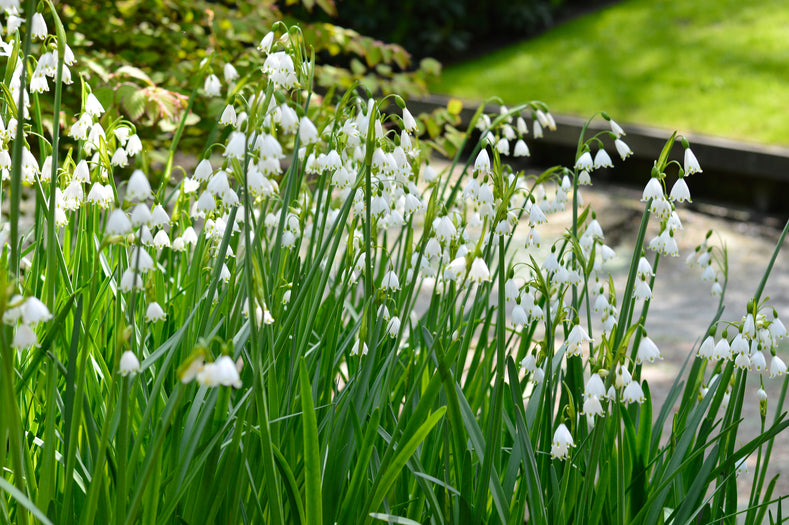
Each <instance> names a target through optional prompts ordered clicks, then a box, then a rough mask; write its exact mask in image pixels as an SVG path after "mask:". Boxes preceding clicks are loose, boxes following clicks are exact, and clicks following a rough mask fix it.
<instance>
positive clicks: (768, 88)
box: [431, 0, 789, 145]
mask: <svg viewBox="0 0 789 525" xmlns="http://www.w3.org/2000/svg"><path fill="white" fill-rule="evenodd" d="M788 27H789V3H788V2H784V1H781V0H759V1H754V2H739V1H734V0H696V1H693V2H674V1H670V0H631V1H625V2H621V3H618V4H615V5H613V6H611V7H608V8H605V9H602V10H600V11H597V12H594V13H591V14H589V15H586V16H583V17H581V18H578V19H576V20H573V21H571V22H569V23H567V24H564V25H561V26H558V27H556V28H554V29H553V30H551V31H549V32H547V33H545V34H544V35H542V36H540V37H538V38H535V39H533V40H529V41H525V42H521V43H518V44H515V45H512V46H509V47H507V48H504V49H501V50H499V51H496V52H494V53H491V54H489V55H485V56H482V57H480V58H477V59H474V60H470V61H468V62H464V63H460V64H457V65H453V66H450V67H447V68H446V70H445V72H444V74H443V78H442V80H441V82H440V83H438V84H435V85H433V86H432V88H431V89H432V90H433V91H434V92H437V93H447V94H451V95H454V96H459V97H462V98H467V99H476V100H481V99H484V98H487V97H489V96H491V95H498V96H500V97H501V98H502V99H503V100H504V102H505V103H506V104H516V103H520V102H523V101H526V100H533V99H539V100H543V101H545V102H547V103H548V104H549V105H550V107H551V109H552V110H553V111H556V112H564V113H572V114H579V115H581V116H588V115H587V114H588V113H589V108H592V107H594V108H603V109H604V110H605V111H607V112H609V113H610V114H611V116H612V117H614V118H616V119H618V120H621V121H623V122H631V123H641V124H648V125H653V126H658V127H672V128H677V127H678V128H679V129H681V130H683V131H684V132H696V133H704V134H709V135H717V136H725V137H729V138H734V139H741V140H746V141H755V142H763V143H769V144H784V145H789V119H787V114H788V113H789V111H788V110H789V75H787V65H789V31H787V28H788Z"/></svg>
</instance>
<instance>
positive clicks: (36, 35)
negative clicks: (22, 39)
mask: <svg viewBox="0 0 789 525" xmlns="http://www.w3.org/2000/svg"><path fill="white" fill-rule="evenodd" d="M30 34H31V35H32V36H33V40H44V39H45V38H46V37H47V23H46V21H44V15H42V14H41V13H33V20H32V22H31V25H30Z"/></svg>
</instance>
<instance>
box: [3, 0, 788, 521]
mask: <svg viewBox="0 0 789 525" xmlns="http://www.w3.org/2000/svg"><path fill="white" fill-rule="evenodd" d="M2 6H3V7H5V8H6V19H5V20H6V25H5V27H6V36H5V40H4V42H3V44H2V46H0V47H1V48H2V54H3V64H4V67H5V69H4V73H3V81H2V87H3V102H2V114H1V116H2V123H3V125H2V133H0V139H1V140H2V145H3V147H2V150H0V168H1V169H2V175H3V194H2V200H3V202H2V204H3V209H4V210H7V212H6V213H7V215H6V216H5V218H4V219H3V221H4V224H3V230H2V231H3V238H2V241H3V242H2V258H1V259H0V264H1V265H2V267H3V268H2V269H3V271H2V272H0V275H2V283H0V313H2V319H3V328H2V331H1V332H0V338H1V339H0V343H1V344H0V363H1V369H0V394H1V395H0V405H1V406H0V435H1V436H2V439H3V443H2V446H0V465H2V475H1V476H0V488H2V494H3V497H2V498H0V520H2V521H3V522H5V523H34V522H40V523H81V524H93V523H112V524H132V523H145V524H148V523H157V524H162V523H179V524H181V523H190V524H198V523H199V524H204V523H222V524H235V523H275V524H283V523H309V524H314V523H342V524H347V523H367V524H369V523H374V522H377V521H381V520H383V521H385V522H390V523H406V524H408V523H436V524H446V523H511V524H516V523H517V524H520V523H524V522H528V523H537V524H543V523H552V524H553V523H584V524H585V523H589V524H592V523H622V524H624V523H637V524H642V523H643V524H654V523H699V522H703V523H716V522H725V523H734V522H735V521H736V520H740V521H742V520H744V521H745V522H747V523H760V522H762V521H764V520H765V519H766V518H767V517H768V516H769V518H770V520H771V521H776V520H777V521H781V510H780V509H781V507H780V498H776V497H775V495H774V494H773V491H774V487H775V479H774V478H773V479H770V480H768V479H766V467H767V464H768V461H769V457H770V453H771V449H772V444H773V442H774V438H775V436H776V435H777V434H778V433H779V432H781V431H782V430H784V429H785V428H786V426H787V422H786V420H785V414H784V411H783V405H782V403H783V401H782V400H783V399H784V397H785V394H786V387H787V382H786V379H785V378H784V379H782V383H780V386H779V384H777V383H772V382H771V381H770V380H769V379H767V380H763V375H764V374H765V373H766V372H767V371H768V364H767V362H768V359H771V362H770V364H769V374H770V375H771V376H784V374H785V372H786V366H785V364H784V362H783V361H782V359H781V357H780V356H779V355H778V353H777V348H778V345H779V342H780V341H782V340H783V339H784V338H785V337H786V330H785V329H784V326H783V324H782V323H781V321H780V319H779V318H778V316H777V314H776V313H775V310H774V309H773V308H772V307H771V306H769V305H768V304H766V303H765V301H764V299H763V291H764V285H765V282H766V278H767V275H768V274H769V271H770V268H771V267H772V265H773V262H774V261H775V256H773V259H772V260H771V261H770V263H769V265H768V267H767V270H766V271H765V273H764V277H763V278H762V281H761V283H760V284H759V285H758V287H757V288H756V291H755V293H754V296H753V299H752V300H751V301H750V302H749V303H748V305H747V308H746V309H745V310H744V311H743V312H741V314H742V318H741V321H739V322H729V323H722V322H720V321H719V319H720V311H719V313H718V315H717V316H716V317H715V318H714V319H712V320H711V323H710V325H709V327H701V328H700V330H703V332H701V333H703V334H704V337H702V338H701V339H700V344H698V346H697V350H694V352H693V354H692V355H689V356H688V359H687V361H686V366H685V368H684V371H685V373H684V374H682V375H681V377H683V378H684V379H680V378H679V377H678V378H677V380H676V382H675V383H674V385H673V387H672V388H671V390H670V392H669V394H668V399H667V401H666V403H665V404H664V405H663V406H662V408H659V409H657V408H656V409H655V410H653V407H652V402H651V399H652V397H651V394H650V390H649V386H648V384H647V382H646V381H643V380H642V379H641V374H642V367H648V366H650V365H651V363H653V362H654V361H655V360H656V359H660V358H661V353H660V350H659V348H658V346H657V345H656V343H655V342H654V341H653V340H652V339H650V338H649V337H648V335H647V333H646V331H645V327H646V318H647V314H648V310H649V307H650V304H651V301H652V293H651V290H652V288H653V286H654V282H655V279H656V273H657V269H658V263H659V262H660V260H661V259H662V258H664V257H671V256H676V255H677V243H676V240H675V236H678V235H680V234H681V222H680V215H679V210H678V205H679V204H680V203H682V202H683V201H685V200H689V193H688V189H687V184H686V182H685V178H686V177H688V176H690V175H692V174H694V173H695V172H699V171H701V169H700V167H699V166H698V163H697V162H696V160H695V157H694V156H693V154H692V152H691V150H690V148H689V147H688V144H687V142H686V141H685V140H684V139H679V140H678V139H677V137H676V136H672V137H671V139H670V140H669V141H668V142H667V143H666V145H665V147H664V149H663V151H662V152H661V153H660V156H659V158H658V159H657V161H656V162H655V164H654V168H653V170H652V173H651V177H649V178H648V183H647V184H646V187H645V189H644V195H643V199H642V200H643V201H644V203H645V204H644V210H643V216H642V220H641V223H640V227H639V229H638V233H637V237H636V239H635V242H634V249H633V251H632V253H631V254H629V255H628V256H627V257H628V258H629V259H630V261H631V262H630V268H629V272H628V276H627V282H626V285H625V287H624V289H621V287H620V289H616V287H615V286H614V284H613V283H614V281H613V279H611V278H610V274H609V272H608V271H607V264H608V261H609V260H610V258H611V257H612V255H613V250H612V249H611V248H610V247H609V246H607V245H606V244H605V240H604V236H603V231H602V228H601V227H600V224H599V222H598V221H597V220H596V219H595V214H594V212H593V211H591V210H590V209H589V207H588V206H584V205H583V204H582V197H581V188H582V187H583V186H584V185H588V184H590V183H591V181H592V176H591V174H592V173H594V170H595V169H597V168H599V167H601V166H607V165H610V164H611V162H612V161H611V158H610V156H609V155H608V153H606V151H607V150H606V148H608V149H610V150H611V151H613V149H611V148H614V149H616V151H617V152H618V153H619V155H621V157H622V158H623V159H624V158H625V157H627V156H628V155H629V154H630V150H629V148H628V147H627V145H626V144H625V142H623V135H624V133H623V131H622V129H621V128H620V127H619V126H618V125H617V124H616V123H615V122H614V121H613V120H610V118H609V117H608V116H607V115H605V114H603V115H602V118H604V119H605V120H607V121H609V122H610V129H611V131H610V132H609V131H607V130H606V131H604V132H600V133H596V134H593V135H591V133H590V132H588V131H587V129H584V133H583V134H582V135H581V137H580V139H579V142H578V149H577V155H576V159H575V161H574V163H573V166H572V167H561V166H557V167H554V168H551V169H549V170H547V171H545V172H544V173H541V174H536V175H535V174H525V173H523V172H516V171H513V170H512V168H510V167H508V166H507V165H506V164H504V163H503V162H502V159H503V158H504V157H506V156H507V155H509V152H510V147H512V152H513V154H514V155H516V156H517V155H526V154H528V146H527V144H526V142H525V141H524V138H525V137H526V136H527V135H529V136H534V137H536V136H539V135H541V134H542V132H543V128H553V127H554V123H553V119H552V117H551V116H550V113H548V111H547V108H546V107H545V106H544V105H543V104H542V103H537V102H534V103H529V104H525V105H522V106H518V107H516V108H511V109H502V111H501V112H500V113H497V114H493V115H486V114H484V112H483V110H482V109H480V110H479V111H477V113H476V115H475V116H474V119H473V121H472V125H471V126H469V128H470V130H471V131H469V133H468V134H467V136H466V140H467V144H466V145H467V146H468V148H469V149H472V150H473V151H472V153H471V155H470V156H469V157H468V158H469V159H470V160H469V161H468V162H465V163H464V162H462V161H460V160H459V159H458V158H456V159H454V160H453V161H452V162H451V165H450V166H449V167H448V168H446V169H438V168H437V167H436V166H435V165H431V164H428V163H426V157H427V153H429V144H426V143H423V142H422V141H420V139H419V137H418V134H417V128H418V124H417V121H416V120H415V119H414V117H413V116H412V115H411V113H410V112H409V111H408V110H407V109H406V108H405V105H404V103H403V100H402V99H400V98H399V97H397V96H390V97H386V98H384V99H380V100H378V99H375V98H371V97H370V96H369V95H362V94H360V90H358V89H356V90H350V91H348V92H346V93H344V94H343V95H342V96H341V97H339V98H331V99H329V98H324V99H321V97H319V96H317V95H316V94H314V93H313V92H312V90H311V86H312V82H311V80H312V78H311V77H312V72H313V66H314V59H313V57H312V56H311V53H310V51H309V48H308V47H307V45H306V44H305V42H304V40H303V38H302V37H301V33H300V31H299V29H298V28H297V27H290V28H288V27H286V26H284V25H281V24H279V25H276V26H275V27H274V28H273V29H272V32H270V33H268V34H266V35H265V36H264V37H262V40H261V44H260V48H259V52H260V53H262V54H263V55H264V56H265V62H264V67H263V68H262V70H259V69H256V70H252V71H246V72H243V75H241V76H239V77H238V78H234V79H231V82H229V83H222V82H221V81H220V80H219V77H218V76H216V75H215V74H214V73H213V72H212V70H213V68H219V67H221V66H222V65H221V64H216V63H212V61H206V62H205V63H203V64H202V65H201V66H199V67H202V68H203V69H202V72H203V76H204V78H206V81H205V85H204V86H202V88H201V89H199V90H198V92H199V93H198V96H207V97H222V98H223V99H224V100H225V102H226V104H227V107H226V109H225V111H224V112H223V114H222V117H221V119H220V121H219V122H218V123H217V126H218V131H219V132H218V133H217V134H216V135H214V136H215V137H219V138H218V139H217V140H216V141H213V142H212V143H210V144H207V145H206V148H205V151H204V153H203V155H202V156H201V157H200V158H199V159H196V161H195V163H194V165H195V166H196V167H195V168H194V169H189V170H185V173H184V176H183V177H175V176H174V174H176V173H177V172H175V171H174V169H173V158H174V155H175V153H176V152H177V151H178V140H179V137H180V133H181V131H182V130H183V127H184V122H186V121H185V120H184V121H182V124H181V128H180V129H179V130H177V131H176V133H175V134H174V136H173V138H172V147H171V149H170V160H169V162H167V163H166V164H165V165H164V167H163V168H161V169H160V170H157V172H155V173H151V172H150V171H151V170H149V169H143V168H145V166H146V164H145V162H144V155H145V153H144V152H142V151H141V150H140V149H141V148H140V142H139V140H138V139H137V138H136V131H137V130H135V129H134V127H133V125H132V124H131V123H129V122H127V121H125V120H123V119H111V118H110V116H109V115H108V114H106V113H105V112H104V108H103V107H102V106H101V103H100V102H99V101H98V99H97V98H96V97H95V96H93V94H92V93H91V88H90V85H89V82H87V81H86V80H85V79H84V77H82V76H81V75H80V74H79V73H78V71H79V61H78V60H77V59H76V58H75V57H73V56H72V53H71V52H70V50H69V48H68V46H67V44H66V35H65V34H64V31H63V29H62V26H61V24H60V22H59V20H58V17H57V12H56V10H55V8H54V7H53V5H52V3H50V2H48V1H47V2H39V3H37V2H32V1H31V2H29V3H27V5H26V6H25V11H24V12H21V11H16V10H15V9H16V7H17V6H15V5H14V2H12V1H10V0H4V1H3V2H2ZM37 7H38V8H39V11H37V10H36V8H37ZM78 79H79V80H80V81H77V80H78ZM71 80H74V81H75V82H73V83H72V82H71ZM64 89H75V90H79V91H78V92H79V93H80V94H81V100H82V105H81V107H80V108H68V109H67V108H61V107H60V106H61V95H62V92H63V90H64ZM44 97H52V99H51V103H52V106H53V107H54V113H53V114H52V115H51V116H50V115H46V114H43V113H42V112H41V109H40V108H41V107H42V104H41V101H42V99H43V98H44ZM395 106H399V107H400V108H401V109H402V111H401V110H400V109H398V108H396V107H395ZM392 108H394V110H393V109H392ZM73 110H76V115H75V116H76V120H75V123H74V124H73V125H71V126H69V127H68V128H64V129H63V130H61V113H62V112H70V111H73ZM185 118H186V117H184V119H185ZM474 125H476V126H477V127H479V128H480V129H481V130H482V136H481V139H480V140H479V141H477V142H476V143H473V142H472V141H471V139H470V137H472V136H474V135H473V134H472V131H473V128H474ZM530 131H531V133H530V134H529V132H530ZM587 135H591V136H587ZM680 145H681V146H682V147H683V148H684V151H685V162H684V164H683V165H682V166H680V165H679V164H678V163H677V162H675V161H669V153H670V150H671V149H672V148H675V147H679V146H680ZM461 149H463V148H461ZM593 152H594V156H593V155H592V153H593ZM666 172H671V173H672V174H673V173H678V174H679V179H678V181H677V183H676V184H675V185H673V187H672V188H671V190H670V191H669V190H668V188H667V187H666ZM645 178H646V177H645ZM150 180H159V181H161V182H160V184H159V185H158V186H156V187H154V188H152V187H151V185H150V182H149V181H150ZM23 197H24V201H25V203H27V204H26V205H25V211H24V212H23V211H21V210H22V207H23V206H22V204H21V202H22V200H23ZM560 210H567V211H568V212H571V214H569V213H568V214H565V215H571V220H570V223H569V224H568V225H566V231H565V233H564V234H562V235H560V236H559V237H558V238H557V239H552V240H547V239H542V240H540V238H539V237H540V232H541V230H542V231H543V232H544V231H545V228H544V226H543V224H544V223H545V222H546V221H547V220H548V219H547V217H551V216H555V215H556V214H555V212H558V211H560ZM557 220H558V219H557ZM650 225H651V226H650ZM526 228H529V230H528V234H522V235H520V236H516V235H515V232H516V230H517V229H521V230H524V231H525V229H526ZM648 229H650V230H654V231H655V232H657V235H655V236H654V238H651V240H650V239H648V235H647V231H648ZM785 233H786V230H785V231H784V232H783V234H784V235H785ZM650 235H651V234H650ZM517 239H523V240H520V241H519V240H517ZM781 240H783V235H782V237H781ZM524 243H525V244H526V245H525V246H523V244H524ZM516 244H517V245H518V246H516ZM779 245H780V243H779ZM540 246H542V248H539V247H540ZM516 248H518V249H517V250H516ZM725 255H726V252H725V249H724V248H723V247H720V246H717V245H713V243H712V241H709V242H708V241H705V243H704V244H702V246H700V247H699V249H698V250H697V251H695V252H693V253H692V254H691V259H692V262H693V263H694V264H695V265H698V266H700V267H701V268H703V274H702V275H703V276H704V277H705V278H706V279H709V280H710V281H713V283H714V284H713V291H714V292H716V293H717V294H718V295H720V296H721V301H722V298H723V295H724V293H725V289H726V284H727V272H726V258H725ZM776 255H777V249H776ZM721 304H722V303H721ZM748 380H750V381H760V382H763V383H760V386H761V385H762V384H764V387H763V388H764V389H763V390H760V395H761V396H762V401H760V413H761V424H762V431H761V433H760V434H759V435H758V436H757V437H756V438H754V439H753V440H751V441H748V442H745V443H743V442H741V441H740V440H739V439H738V428H739V426H740V422H741V420H742V418H741V414H742V412H743V409H744V407H745V409H746V410H750V408H748V406H750V404H751V403H752V401H751V400H749V399H745V394H744V392H745V387H746V383H747V381H748ZM779 388H780V394H775V393H773V394H771V395H770V396H769V398H770V399H775V400H777V401H776V405H777V406H776V407H775V416H774V417H768V414H767V409H768V406H767V398H768V396H767V395H766V394H765V390H767V389H770V390H771V391H773V392H775V391H777V390H778V389H779ZM746 405H748V406H746ZM669 417H671V418H673V419H672V421H671V424H670V430H664V429H666V428H668V427H669V426H668V425H666V424H665V423H666V421H667V420H668V418H669ZM754 456H755V457H756V458H757V461H756V468H755V470H754V471H753V472H752V473H749V474H748V476H751V478H750V479H751V480H752V482H751V487H752V488H751V490H750V493H748V494H745V495H743V493H742V492H741V491H739V490H738V488H737V476H738V472H740V471H742V470H743V465H744V464H745V463H744V460H746V458H749V457H754ZM776 500H779V501H778V504H777V505H774V506H773V507H769V508H768V505H769V504H775V502H776Z"/></svg>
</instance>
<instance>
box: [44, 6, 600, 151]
mask: <svg viewBox="0 0 789 525" xmlns="http://www.w3.org/2000/svg"><path fill="white" fill-rule="evenodd" d="M606 1H610V0H489V1H487V2H479V1H476V0H399V1H379V0H336V1H335V0H236V1H230V0H226V1H209V0H90V1H87V0H63V1H61V2H56V4H58V10H59V12H60V13H61V16H62V17H63V22H64V24H65V26H66V31H67V34H68V35H69V41H70V42H69V43H70V45H71V46H72V48H73V49H74V52H75V54H76V56H77V57H78V59H79V60H81V61H82V63H83V64H84V65H86V66H87V67H88V69H89V70H90V76H91V78H90V81H91V85H93V86H97V87H96V88H95V94H96V95H97V97H98V98H99V100H101V102H102V103H103V104H104V106H105V108H107V109H109V110H110V115H111V117H110V118H117V117H119V116H122V117H125V118H127V119H129V120H131V121H132V122H133V123H135V124H142V126H139V127H140V131H141V138H142V139H143V142H144V143H145V144H146V146H148V147H147V149H148V150H149V152H150V153H151V154H153V155H154V156H155V155H156V154H157V152H158V151H161V150H164V149H166V148H167V145H166V142H167V140H168V139H169V137H171V134H172V132H173V130H174V129H175V128H176V127H177V125H178V122H179V120H180V118H181V117H182V115H183V112H184V111H185V110H186V109H187V106H188V101H189V99H190V95H191V94H192V93H193V91H194V90H197V93H198V96H196V97H193V106H192V108H191V113H190V114H189V116H188V124H189V125H188V126H187V128H186V132H185V136H184V137H183V139H182V142H181V146H182V148H184V149H186V150H190V148H193V149H196V148H198V147H199V146H198V145H200V144H203V143H204V141H205V138H206V137H207V136H208V134H209V133H211V131H212V130H214V128H215V123H216V120H217V119H218V117H219V115H220V113H221V111H222V109H223V108H224V106H225V104H226V103H227V102H229V101H232V95H229V93H230V90H228V89H227V84H226V82H225V81H224V79H223V80H222V84H223V90H222V95H223V97H204V96H199V94H200V92H201V89H202V86H203V82H204V80H205V78H206V76H207V75H208V74H211V73H213V74H216V75H217V76H218V77H219V78H223V71H224V67H225V65H226V64H231V65H233V66H234V67H235V68H236V69H238V71H240V72H243V71H251V72H255V71H259V67H260V66H262V64H263V60H264V59H265V57H264V56H263V54H262V53H260V52H259V51H257V49H256V46H257V45H258V43H259V42H260V40H261V38H262V37H263V36H264V35H265V34H266V33H267V32H268V31H269V30H270V28H271V26H272V25H273V24H274V23H275V22H276V21H278V20H283V21H285V22H286V23H287V24H289V25H292V24H295V23H298V24H299V25H300V26H301V27H302V30H303V35H304V38H305V40H306V42H307V44H308V45H311V46H312V47H313V48H314V50H315V52H316V55H317V58H318V60H317V63H318V67H317V68H316V71H315V83H316V88H317V91H319V92H327V91H329V90H331V89H332V88H336V89H338V90H340V91H342V90H343V89H346V88H348V87H350V86H352V85H353V84H354V82H359V83H360V84H361V85H362V86H364V87H366V88H367V89H369V90H370V91H371V92H378V93H384V94H388V93H392V92H397V93H399V94H401V95H403V96H405V97H408V96H409V95H415V94H425V93H427V86H428V84H429V83H430V82H435V81H436V80H437V78H438V76H439V75H440V73H441V64H440V62H439V61H438V60H436V59H435V58H431V57H437V58H439V59H441V60H453V59H457V58H459V57H468V56H469V55H472V54H475V53H482V52H484V51H486V50H489V49H490V48H491V47H495V46H496V45H500V44H501V43H502V42H505V41H512V40H520V39H523V38H526V37H528V36H529V35H531V34H534V33H536V32H539V31H541V30H543V29H545V28H546V27H548V26H550V25H551V24H553V23H554V22H555V20H556V18H557V16H558V15H560V14H567V13H572V12H573V11H578V10H583V9H589V8H591V7H594V5H595V4H600V3H604V2H606ZM74 96H76V95H74ZM67 102H68V101H67ZM70 102H71V103H69V104H68V105H67V106H66V107H68V108H74V109H76V108H77V107H79V101H78V100H72V101H70ZM454 116H455V115H452V114H450V113H449V112H446V111H444V112H442V113H441V114H439V115H433V116H432V117H428V116H424V117H423V119H422V121H423V124H424V127H423V129H424V130H425V131H427V132H428V133H429V134H430V135H431V136H434V137H435V136H436V135H437V134H438V133H440V132H441V131H442V129H443V128H444V125H445V124H447V123H449V122H450V121H453V120H455V119H454ZM201 117H202V120H201ZM68 124H69V123H68V122H67V125H68ZM152 124H154V125H152ZM154 160H155V159H154Z"/></svg>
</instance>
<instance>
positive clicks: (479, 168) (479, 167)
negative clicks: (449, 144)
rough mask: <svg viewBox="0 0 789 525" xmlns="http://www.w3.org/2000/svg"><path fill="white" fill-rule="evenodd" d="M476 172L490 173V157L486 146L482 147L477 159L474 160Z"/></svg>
mask: <svg viewBox="0 0 789 525" xmlns="http://www.w3.org/2000/svg"><path fill="white" fill-rule="evenodd" d="M474 173H483V174H484V173H490V157H489V156H488V150H487V149H485V148H482V149H481V150H480V151H479V153H478V154H477V159H476V160H475V161H474Z"/></svg>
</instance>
